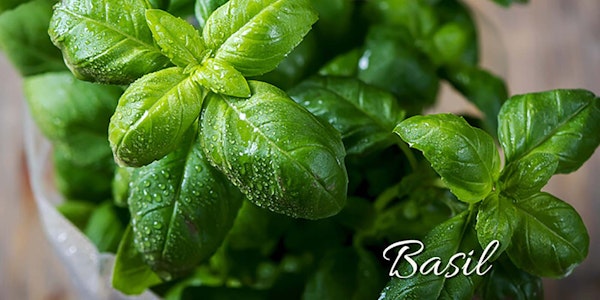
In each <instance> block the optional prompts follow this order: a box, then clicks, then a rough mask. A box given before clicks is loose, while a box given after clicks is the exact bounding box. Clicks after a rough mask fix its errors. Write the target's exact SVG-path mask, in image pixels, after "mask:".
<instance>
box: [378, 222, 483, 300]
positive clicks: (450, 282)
mask: <svg viewBox="0 0 600 300" xmlns="http://www.w3.org/2000/svg"><path fill="white" fill-rule="evenodd" d="M423 244H424V247H425V250H424V251H423V252H422V253H421V254H419V255H418V256H417V257H414V258H413V260H414V261H415V262H416V264H417V266H421V265H422V264H423V263H424V262H425V261H426V260H427V259H430V258H432V257H439V258H440V260H441V264H445V263H448V262H449V261H450V258H451V257H452V256H453V255H454V254H456V253H458V252H463V253H469V252H470V251H474V252H473V255H474V256H473V259H476V258H475V257H477V256H478V254H479V253H481V248H480V247H479V244H478V243H477V238H476V237H475V231H474V230H473V228H472V225H471V222H470V220H469V213H468V211H466V212H463V213H461V214H460V215H457V216H456V217H454V218H452V219H449V220H447V221H446V222H444V223H442V224H440V225H438V226H437V227H435V228H434V229H433V230H432V231H431V232H430V233H429V234H428V235H427V236H426V237H425V239H424V240H423ZM475 252H476V253H477V254H476V253H475ZM453 265H454V266H455V267H456V270H455V269H453V267H450V268H449V269H448V271H447V272H449V273H452V272H455V271H456V272H457V274H456V275H455V276H453V277H451V278H446V277H445V276H444V275H441V276H437V275H435V274H432V273H430V274H428V275H422V274H419V273H417V274H415V275H414V276H412V277H409V278H398V277H394V278H392V280H391V281H390V282H389V283H388V285H387V286H386V287H385V289H383V291H382V292H381V296H380V297H379V299H382V300H384V299H471V298H472V296H473V294H474V293H475V288H476V287H477V286H478V285H479V282H480V281H481V277H480V276H478V275H477V274H475V273H474V274H472V275H470V276H465V275H464V274H463V273H462V272H459V271H458V270H460V269H461V268H463V265H464V261H463V259H458V260H455V261H454V262H453ZM444 267H445V266H444V265H441V266H440V268H439V269H440V270H441V269H442V268H444ZM399 268H400V269H399V270H395V271H397V272H399V274H401V275H402V276H408V275H409V274H410V273H411V272H412V271H414V270H411V268H412V267H411V266H409V264H408V263H403V264H401V265H400V266H399ZM430 268H431V267H430ZM472 268H473V266H471V268H469V269H468V270H469V271H471V269H472ZM486 268H487V267H486ZM483 270H484V269H481V271H483ZM417 271H418V270H417Z"/></svg>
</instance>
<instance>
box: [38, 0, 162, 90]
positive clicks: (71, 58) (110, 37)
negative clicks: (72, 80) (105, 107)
mask: <svg viewBox="0 0 600 300" xmlns="http://www.w3.org/2000/svg"><path fill="white" fill-rule="evenodd" d="M146 8H149V7H148V3H147V2H146V1H144V0H132V1H128V2H127V3H121V2H119V1H114V0H64V1H61V2H59V4H58V5H57V6H56V7H55V8H54V14H53V16H52V19H51V20H50V29H49V30H48V32H49V34H50V38H51V39H52V42H53V43H54V44H55V45H56V46H57V47H58V48H60V50H61V51H62V52H63V56H64V59H65V62H66V64H67V66H68V67H69V69H70V70H71V71H72V72H73V74H75V76H77V78H79V79H83V80H88V81H96V82H102V83H113V84H129V83H131V82H133V81H134V80H136V79H137V78H139V77H142V76H143V75H144V74H147V73H151V72H154V71H157V70H160V69H162V68H164V67H166V66H167V65H168V64H169V60H168V58H167V57H165V56H163V55H162V53H160V50H159V49H158V48H157V47H155V46H154V42H153V40H152V33H151V32H150V29H149V28H148V26H147V25H146V20H145V18H144V11H145V9H146Z"/></svg>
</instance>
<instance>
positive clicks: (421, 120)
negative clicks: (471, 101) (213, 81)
mask: <svg viewBox="0 0 600 300" xmlns="http://www.w3.org/2000/svg"><path fill="white" fill-rule="evenodd" d="M394 132H396V133H397V134H398V135H400V137H401V138H402V139H403V140H404V141H405V142H407V143H408V144H409V145H410V146H411V147H413V148H416V149H418V150H421V151H423V154H424V155H425V158H427V160H428V161H429V162H430V163H431V166H432V167H433V169H434V170H435V171H436V172H437V173H438V174H440V176H441V177H442V180H443V181H444V183H446V184H447V185H448V187H449V188H450V190H451V191H452V193H453V194H454V195H456V196H457V197H458V199H459V200H461V201H464V202H469V203H475V202H478V201H481V200H483V199H484V198H485V197H486V196H487V195H488V194H489V193H490V192H491V191H492V189H493V188H494V184H495V182H496V181H497V179H498V176H499V173H500V156H499V155H498V151H497V150H496V145H495V144H494V140H493V139H492V137H491V136H489V135H488V134H487V133H485V132H483V131H482V130H480V129H478V128H474V127H471V126H470V125H469V124H467V122H466V121H465V120H464V119H463V118H461V117H458V116H455V115H452V114H438V115H429V116H414V117H411V118H409V119H406V120H404V121H403V122H402V123H400V124H398V126H397V127H396V129H394Z"/></svg>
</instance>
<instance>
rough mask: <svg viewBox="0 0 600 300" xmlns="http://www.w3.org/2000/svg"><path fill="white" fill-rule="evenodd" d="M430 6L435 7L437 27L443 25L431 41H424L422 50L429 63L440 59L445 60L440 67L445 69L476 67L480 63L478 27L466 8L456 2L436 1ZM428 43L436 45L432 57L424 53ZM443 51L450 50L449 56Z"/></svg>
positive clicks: (461, 3)
mask: <svg viewBox="0 0 600 300" xmlns="http://www.w3.org/2000/svg"><path fill="white" fill-rule="evenodd" d="M430 3H431V1H430ZM431 4H433V5H434V10H435V13H436V15H437V16H438V18H439V21H440V22H439V23H440V24H442V25H441V26H440V27H438V28H436V32H435V33H434V35H433V37H432V38H431V40H429V41H427V40H426V41H425V43H424V44H423V45H422V47H421V49H423V51H425V52H427V53H429V54H430V59H432V60H436V61H439V60H440V58H444V59H443V61H442V63H443V64H445V65H451V64H466V65H470V66H475V65H477V62H478V61H479V45H478V36H477V24H475V20H474V18H473V16H472V13H471V9H470V8H469V6H468V5H467V4H466V3H464V2H463V1H459V0H445V1H437V3H431ZM429 42H431V43H433V45H435V47H434V48H435V51H433V53H431V52H428V51H427V50H428V49H427V46H428V45H429ZM445 47H450V48H451V49H447V50H451V51H450V53H452V55H448V53H444V52H446V51H447V50H446V49H444V48H445ZM432 54H433V55H432Z"/></svg>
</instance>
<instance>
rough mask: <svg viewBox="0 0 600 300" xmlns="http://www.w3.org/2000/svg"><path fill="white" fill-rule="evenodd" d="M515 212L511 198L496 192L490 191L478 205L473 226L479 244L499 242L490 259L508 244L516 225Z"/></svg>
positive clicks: (500, 252)
mask: <svg viewBox="0 0 600 300" xmlns="http://www.w3.org/2000/svg"><path fill="white" fill-rule="evenodd" d="M516 214H517V210H516V208H515V207H514V205H513V204H512V202H511V199H508V198H506V197H504V196H503V195H498V193H496V192H493V193H491V194H490V195H489V196H488V197H487V198H486V199H485V200H483V202H482V203H481V205H480V206H479V211H478V213H477V225H476V227H475V229H476V230H477V239H478V240H479V244H480V245H481V246H482V247H485V246H487V245H489V244H490V243H491V242H492V241H498V242H499V243H500V245H499V248H498V251H497V252H496V255H495V256H494V257H492V260H495V259H496V258H497V257H498V256H499V255H500V254H502V252H504V250H506V248H507V247H508V246H509V245H510V241H511V238H512V236H513V234H514V232H515V229H516V227H517V221H516V220H515V215H516Z"/></svg>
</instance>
